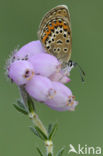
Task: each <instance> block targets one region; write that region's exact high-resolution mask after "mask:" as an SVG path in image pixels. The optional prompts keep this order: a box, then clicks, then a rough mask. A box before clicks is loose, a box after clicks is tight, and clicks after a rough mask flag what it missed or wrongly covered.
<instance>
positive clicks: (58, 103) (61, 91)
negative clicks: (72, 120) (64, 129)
mask: <svg viewBox="0 0 103 156" xmlns="http://www.w3.org/2000/svg"><path fill="white" fill-rule="evenodd" d="M52 84H53V87H54V89H55V91H56V94H55V96H54V97H53V98H52V99H49V100H47V101H45V103H46V104H47V105H48V106H49V107H51V108H52V109H56V110H58V111H66V110H70V111H72V110H74V109H75V106H76V105H77V101H75V98H74V96H73V95H72V92H71V90H70V89H69V88H68V87H66V86H65V85H63V84H61V83H59V82H52Z"/></svg>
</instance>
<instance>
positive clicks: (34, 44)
mask: <svg viewBox="0 0 103 156" xmlns="http://www.w3.org/2000/svg"><path fill="white" fill-rule="evenodd" d="M41 52H43V53H44V52H45V50H44V48H43V47H42V44H41V42H40V41H39V40H37V41H31V42H29V43H27V44H26V45H24V46H23V47H22V48H20V49H19V50H18V51H17V52H15V53H14V55H13V60H28V58H30V57H32V56H33V55H35V54H37V53H41Z"/></svg>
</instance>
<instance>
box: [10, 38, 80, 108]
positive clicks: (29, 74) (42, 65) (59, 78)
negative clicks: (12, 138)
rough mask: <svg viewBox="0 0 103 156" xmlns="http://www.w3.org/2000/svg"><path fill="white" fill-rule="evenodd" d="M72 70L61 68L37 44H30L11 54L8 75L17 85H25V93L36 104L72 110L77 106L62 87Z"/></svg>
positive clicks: (36, 42)
mask: <svg viewBox="0 0 103 156" xmlns="http://www.w3.org/2000/svg"><path fill="white" fill-rule="evenodd" d="M71 69H72V68H70V67H68V66H66V67H65V68H63V69H61V64H60V62H59V61H58V60H57V58H56V57H55V56H53V55H50V54H48V53H46V52H45V50H44V48H43V47H42V45H41V42H40V41H32V42H30V43H28V44H26V45H24V46H23V47H22V48H21V49H20V50H18V51H17V52H16V53H15V54H14V55H13V57H12V61H11V63H10V65H9V67H8V76H9V77H10V79H12V80H13V81H14V82H15V83H16V84H17V85H24V84H25V89H26V91H27V92H28V94H29V95H30V96H32V97H33V98H34V99H36V100H37V101H39V102H43V103H45V104H46V105H48V106H49V107H50V108H52V109H55V110H57V111H66V110H69V111H73V110H75V107H76V105H77V104H78V103H77V101H75V98H74V96H73V94H72V92H71V90H70V89H69V88H68V87H66V86H65V85H64V84H65V83H68V82H70V79H69V77H68V76H69V75H70V71H71ZM34 73H35V75H34Z"/></svg>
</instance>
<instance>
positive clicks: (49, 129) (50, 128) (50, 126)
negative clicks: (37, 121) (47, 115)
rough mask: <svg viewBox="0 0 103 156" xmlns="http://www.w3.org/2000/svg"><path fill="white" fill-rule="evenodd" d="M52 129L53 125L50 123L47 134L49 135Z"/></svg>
mask: <svg viewBox="0 0 103 156" xmlns="http://www.w3.org/2000/svg"><path fill="white" fill-rule="evenodd" d="M52 127H53V124H51V123H50V124H49V125H48V134H50V133H51V130H52Z"/></svg>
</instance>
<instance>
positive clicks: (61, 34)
mask: <svg viewBox="0 0 103 156" xmlns="http://www.w3.org/2000/svg"><path fill="white" fill-rule="evenodd" d="M38 37H39V39H40V41H41V43H42V45H43V47H44V48H45V50H46V52H47V53H49V54H51V55H54V56H55V57H56V58H57V59H58V60H59V61H60V62H61V64H62V69H67V68H69V70H70V69H72V67H74V66H77V65H78V64H77V63H74V62H72V61H71V60H70V57H71V52H72V32H71V22H70V13H69V9H68V7H67V6H66V5H59V6H56V7H55V8H53V9H51V10H50V11H49V12H47V13H46V14H45V16H44V17H43V19H42V20H41V23H40V26H39V31H38ZM78 67H80V66H78ZM79 69H80V71H81V72H80V73H82V74H83V75H84V74H85V73H84V72H83V71H82V70H81V67H80V68H79ZM82 74H81V77H82ZM82 80H83V78H82Z"/></svg>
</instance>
